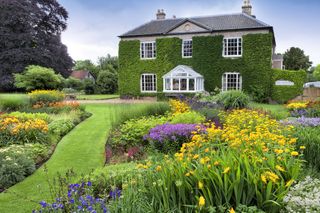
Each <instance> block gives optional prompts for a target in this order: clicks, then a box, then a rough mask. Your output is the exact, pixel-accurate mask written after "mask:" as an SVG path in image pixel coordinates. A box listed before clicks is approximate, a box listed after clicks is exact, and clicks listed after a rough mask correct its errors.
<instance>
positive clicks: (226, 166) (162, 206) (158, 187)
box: [124, 110, 301, 212]
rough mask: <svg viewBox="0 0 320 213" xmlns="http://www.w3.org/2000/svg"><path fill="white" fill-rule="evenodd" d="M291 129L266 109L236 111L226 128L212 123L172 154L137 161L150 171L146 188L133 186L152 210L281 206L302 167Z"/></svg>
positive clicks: (272, 208)
mask: <svg viewBox="0 0 320 213" xmlns="http://www.w3.org/2000/svg"><path fill="white" fill-rule="evenodd" d="M291 134H292V127H283V126H282V125H281V124H279V123H278V122H277V121H276V120H273V119H270V118H269V117H268V116H267V115H265V114H261V113H259V112H256V111H250V110H235V111H232V112H231V113H229V114H228V115H226V117H225V123H224V128H223V129H219V128H215V126H214V125H213V126H212V127H210V128H207V131H206V133H205V134H203V133H202V132H199V133H198V134H195V135H194V136H193V137H192V140H191V142H189V143H185V144H183V145H182V147H181V150H180V151H179V152H178V153H176V154H175V158H174V159H171V158H170V157H167V158H166V159H164V160H163V161H161V162H159V161H155V162H147V163H146V164H145V165H144V164H141V165H139V168H142V169H143V170H145V172H146V175H145V176H144V177H143V182H142V183H141V184H142V186H143V187H145V188H144V189H145V190H144V189H141V188H139V187H137V188H136V189H134V190H135V191H138V190H140V193H143V194H144V199H146V200H149V201H147V202H148V203H150V205H152V206H151V207H150V209H151V210H150V209H148V210H150V211H156V210H161V211H162V212H166V211H169V210H170V209H180V210H181V211H184V212H191V211H195V210H196V209H198V211H202V210H203V211H209V210H210V209H212V208H219V207H220V206H224V207H229V209H230V211H231V212H232V211H233V209H232V207H233V208H234V209H236V207H238V206H239V205H240V204H243V205H247V206H257V207H258V208H260V209H263V210H266V211H267V212H275V211H279V208H280V207H281V204H282V201H283V198H284V196H285V194H286V192H287V191H288V190H289V188H290V186H291V185H292V184H293V182H294V180H296V179H297V178H298V175H299V171H300V166H301V160H300V157H299V156H300V153H299V152H297V151H295V143H296V139H295V138H293V137H292V136H290V135H291ZM138 185H139V184H138ZM142 186H141V187H142ZM125 197H126V196H125V195H124V198H125ZM151 201H152V202H151Z"/></svg>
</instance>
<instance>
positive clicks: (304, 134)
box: [294, 127, 320, 171]
mask: <svg viewBox="0 0 320 213" xmlns="http://www.w3.org/2000/svg"><path fill="white" fill-rule="evenodd" d="M296 128H297V129H296V131H295V134H294V136H295V137H297V139H298V140H297V143H296V145H297V148H300V146H305V150H304V151H303V157H304V159H305V160H306V163H307V164H308V165H310V166H312V167H315V168H316V169H317V170H318V171H320V164H319V162H320V135H319V132H320V127H296Z"/></svg>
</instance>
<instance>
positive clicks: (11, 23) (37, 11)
mask: <svg viewBox="0 0 320 213" xmlns="http://www.w3.org/2000/svg"><path fill="white" fill-rule="evenodd" d="M0 14H1V17H0V29H1V33H0V35H1V36H0V43H1V45H0V46H1V54H0V82H1V85H0V90H12V89H13V75H12V74H13V73H21V72H22V71H23V70H24V69H25V67H27V66H28V65H32V64H34V65H40V66H44V67H51V68H53V69H54V70H55V71H57V72H58V73H60V74H62V75H63V76H67V75H68V74H69V72H70V68H71V67H72V64H73V62H72V59H71V57H70V56H69V55H68V52H67V48H66V46H65V45H63V44H62V42H61V32H62V31H64V30H65V29H66V27H67V23H66V21H67V18H68V13H67V11H66V10H65V9H64V8H63V7H62V6H61V5H60V4H59V3H58V1H56V0H45V1H35V0H32V1H20V0H2V1H1V8H0ZM22 41H23V42H22Z"/></svg>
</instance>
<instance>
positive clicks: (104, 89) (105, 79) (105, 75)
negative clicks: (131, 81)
mask: <svg viewBox="0 0 320 213" xmlns="http://www.w3.org/2000/svg"><path fill="white" fill-rule="evenodd" d="M96 84H97V86H98V88H99V91H100V93H101V94H114V93H115V92H116V91H117V89H118V76H117V74H115V73H112V72H109V71H100V72H99V75H98V78H97V82H96Z"/></svg>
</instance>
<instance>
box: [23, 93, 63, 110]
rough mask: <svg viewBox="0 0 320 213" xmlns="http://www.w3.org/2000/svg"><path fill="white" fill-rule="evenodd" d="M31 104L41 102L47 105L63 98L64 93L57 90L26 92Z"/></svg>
mask: <svg viewBox="0 0 320 213" xmlns="http://www.w3.org/2000/svg"><path fill="white" fill-rule="evenodd" d="M28 96H29V97H30V103H31V105H32V106H34V105H36V104H43V105H45V106H47V105H48V104H49V103H55V102H60V101H63V100H64V97H65V95H64V93H62V92H60V91H58V90H34V91H32V92H30V93H28Z"/></svg>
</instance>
